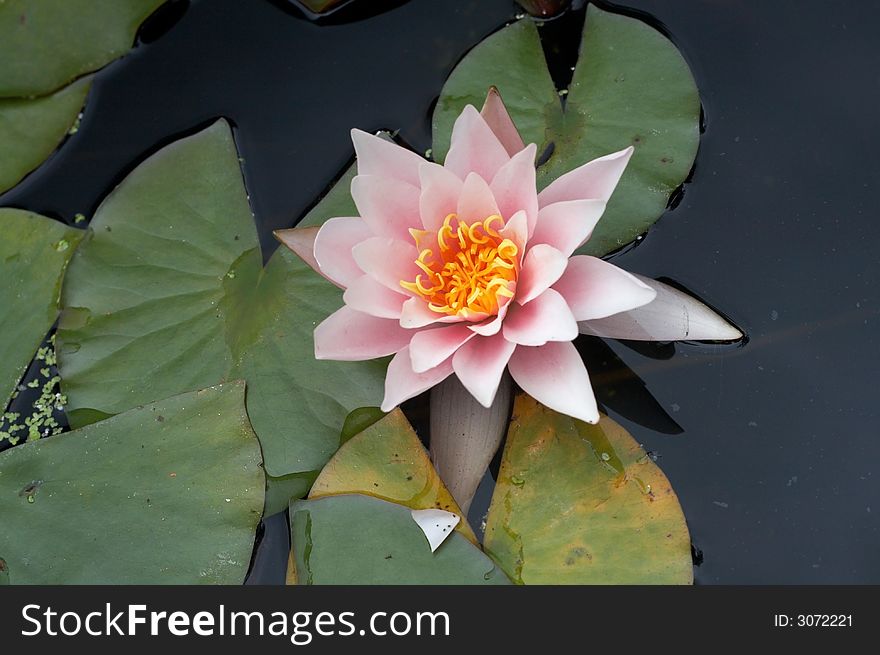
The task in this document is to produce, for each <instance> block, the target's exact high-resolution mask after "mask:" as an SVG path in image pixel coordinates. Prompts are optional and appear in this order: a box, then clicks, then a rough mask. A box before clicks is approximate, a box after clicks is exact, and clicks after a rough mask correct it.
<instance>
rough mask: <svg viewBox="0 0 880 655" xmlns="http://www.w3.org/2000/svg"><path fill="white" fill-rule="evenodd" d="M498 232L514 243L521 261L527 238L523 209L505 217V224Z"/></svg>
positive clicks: (527, 228) (526, 220)
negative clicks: (507, 217)
mask: <svg viewBox="0 0 880 655" xmlns="http://www.w3.org/2000/svg"><path fill="white" fill-rule="evenodd" d="M498 232H499V234H501V236H502V237H503V238H505V239H510V240H511V241H513V242H514V243H515V244H516V247H517V248H519V258H520V261H522V257H523V254H524V253H525V249H526V243H527V242H528V240H529V223H528V218H527V217H526V213H525V211H518V212H516V213H515V214H514V215H513V216H511V217H510V218H509V219H507V224H506V225H505V226H504V227H503V228H501V229H500V230H498Z"/></svg>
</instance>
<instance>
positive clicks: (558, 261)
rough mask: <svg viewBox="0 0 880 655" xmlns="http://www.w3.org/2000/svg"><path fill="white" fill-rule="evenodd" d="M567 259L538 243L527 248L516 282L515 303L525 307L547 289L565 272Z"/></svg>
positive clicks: (545, 245) (553, 249)
mask: <svg viewBox="0 0 880 655" xmlns="http://www.w3.org/2000/svg"><path fill="white" fill-rule="evenodd" d="M566 266H568V257H567V256H566V255H563V254H562V253H561V252H559V251H558V250H557V249H556V248H554V247H553V246H549V245H547V244H546V243H539V244H538V245H536V246H532V247H531V248H529V251H528V252H527V253H526V256H525V257H524V258H523V263H522V269H520V272H519V277H518V278H517V281H516V302H518V303H519V304H520V305H525V304H526V303H527V302H529V301H530V300H532V299H534V298H537V297H538V296H540V295H541V294H542V293H544V292H545V291H546V290H547V289H549V288H550V287H551V286H552V285H553V283H554V282H556V280H558V279H559V278H560V277H561V276H562V274H563V273H564V272H565V268H566Z"/></svg>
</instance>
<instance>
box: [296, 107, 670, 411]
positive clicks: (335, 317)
mask: <svg viewBox="0 0 880 655" xmlns="http://www.w3.org/2000/svg"><path fill="white" fill-rule="evenodd" d="M352 141H353V142H354V147H355V151H356V154H357V167H358V170H357V172H358V174H357V176H356V177H355V178H354V179H353V180H352V184H351V195H352V198H353V200H354V202H355V205H356V206H357V209H358V213H359V216H350V217H337V218H331V219H330V220H328V221H327V222H326V223H325V224H324V225H323V226H322V227H321V228H320V229H318V230H314V229H312V230H287V231H284V232H283V233H279V238H280V239H281V240H282V241H283V242H285V243H286V244H287V245H288V246H289V247H291V249H293V250H294V251H295V252H297V253H298V254H299V255H300V256H302V257H303V259H304V260H305V261H307V262H308V263H309V264H310V265H311V266H312V267H313V268H314V269H315V270H316V271H318V272H319V273H321V274H322V275H324V276H325V277H326V278H328V279H329V280H331V281H332V282H334V283H335V284H337V285H338V286H340V287H342V288H343V289H345V293H344V295H343V300H344V302H345V305H344V306H343V307H342V308H341V309H339V310H338V311H337V312H335V313H334V314H332V315H331V316H329V317H328V318H327V319H326V320H325V321H324V322H323V323H321V324H320V325H318V327H317V328H316V329H315V333H314V338H315V356H316V357H317V358H318V359H333V360H350V361H355V360H365V359H373V358H377V357H383V356H386V355H394V358H393V359H392V360H391V363H390V364H389V366H388V371H387V374H386V380H385V398H384V401H383V403H382V409H383V410H384V411H390V410H391V409H392V408H393V407H395V406H396V405H398V404H400V403H401V402H403V401H404V400H406V399H408V398H411V397H413V396H415V395H417V394H419V393H422V392H423V391H426V390H427V389H429V388H431V387H433V386H434V385H436V384H438V383H440V382H441V381H443V380H444V379H446V378H447V377H449V376H451V375H455V376H456V377H457V378H458V380H460V382H461V384H462V385H464V387H465V388H466V389H467V390H468V391H469V392H470V393H471V394H472V395H473V397H474V398H475V399H476V400H477V401H478V402H479V403H480V404H481V405H483V406H484V407H489V406H490V405H491V404H492V402H493V400H494V398H495V395H496V392H497V390H498V387H499V383H500V381H501V379H502V375H503V374H504V372H505V370H508V371H509V372H510V375H511V376H512V377H513V379H514V380H515V381H516V383H517V384H519V386H520V387H521V388H522V389H523V390H524V391H525V392H526V393H528V394H530V395H531V396H533V397H534V398H535V399H536V400H538V401H539V402H541V403H543V404H544V405H546V406H547V407H550V408H552V409H554V410H556V411H559V412H562V413H565V414H568V415H570V416H573V417H575V418H578V419H581V420H584V421H588V422H590V423H595V422H597V421H598V420H599V412H598V409H597V406H596V400H595V397H594V395H593V391H592V388H591V385H590V379H589V375H588V373H587V370H586V368H585V367H584V363H583V361H582V360H581V357H580V356H579V354H578V352H577V350H576V349H575V347H574V345H573V344H572V341H573V340H574V339H575V337H577V335H578V332H579V326H578V324H579V322H580V323H581V330H583V331H589V325H590V323H591V322H592V321H602V320H603V319H607V318H608V317H611V316H614V315H618V314H621V313H626V312H633V311H636V312H637V311H638V308H640V307H643V306H645V305H648V304H649V303H651V301H653V300H654V298H655V297H656V296H657V291H656V290H655V288H654V286H652V285H651V284H650V283H649V281H647V280H644V279H640V278H637V277H635V276H633V275H631V274H630V273H627V272H626V271H624V270H622V269H620V268H618V267H617V266H614V265H613V264H611V263H609V262H606V261H604V260H602V259H599V258H597V257H590V256H586V255H574V252H575V250H576V249H577V248H578V247H580V246H581V245H582V244H584V243H585V242H586V241H587V240H589V238H590V235H591V233H592V231H593V228H594V227H595V225H596V224H597V222H598V221H599V219H600V218H601V217H602V213H603V211H604V210H605V207H606V205H607V203H608V201H609V198H610V197H611V195H612V193H613V192H614V189H615V187H616V186H617V183H618V180H619V179H620V177H621V175H622V174H623V171H624V169H625V168H626V165H627V162H628V161H629V159H630V156H631V155H632V152H633V148H632V147H628V148H625V149H623V150H621V151H619V152H614V153H611V154H608V155H606V156H604V157H600V158H598V159H594V160H593V161H590V162H588V163H586V164H584V165H582V166H580V167H578V168H576V169H574V170H572V171H570V172H568V173H566V174H564V175H562V176H560V177H559V178H557V179H556V180H555V181H553V182H552V183H551V184H549V185H548V186H547V187H546V188H545V189H543V190H542V191H540V192H539V191H538V190H537V187H536V183H535V154H536V146H535V145H534V144H529V145H525V144H524V143H523V141H522V138H521V137H520V135H519V133H518V132H517V129H516V127H515V125H514V123H513V121H512V120H511V118H510V116H509V114H508V112H507V110H506V108H505V107H504V104H503V103H502V102H501V98H500V96H499V95H498V93H497V92H496V91H495V90H491V91H490V93H489V96H488V98H487V100H486V104H485V105H484V107H483V109H482V111H477V110H476V109H475V108H474V107H473V106H470V105H469V106H467V107H466V108H465V109H464V111H462V113H461V115H460V116H459V117H458V119H457V120H456V122H455V126H454V128H453V131H452V141H451V145H450V149H449V154H448V155H447V157H446V161H445V162H444V164H443V165H440V164H437V163H433V162H430V161H426V160H425V159H423V158H422V157H420V156H419V155H417V154H415V153H413V152H411V151H409V150H407V149H406V148H402V147H400V146H398V145H396V144H394V143H392V142H390V141H387V140H385V139H382V138H380V137H377V136H373V135H371V134H367V133H365V132H362V131H360V130H353V131H352ZM627 315H629V314H624V316H627ZM599 325H600V327H601V328H602V334H603V336H614V335H613V334H609V328H608V327H607V325H612V326H613V325H614V324H613V323H610V324H601V323H600V324H599ZM611 331H612V332H613V329H612V330H611ZM623 332H626V329H623ZM621 336H626V334H623V335H621Z"/></svg>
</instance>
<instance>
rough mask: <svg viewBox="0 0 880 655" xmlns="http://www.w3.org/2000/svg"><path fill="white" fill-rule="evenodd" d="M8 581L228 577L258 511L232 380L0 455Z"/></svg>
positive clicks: (242, 570)
mask: <svg viewBox="0 0 880 655" xmlns="http://www.w3.org/2000/svg"><path fill="white" fill-rule="evenodd" d="M0 499H2V500H0V506H2V507H3V530H2V531H0V552H2V553H3V557H4V558H5V559H6V562H7V563H8V568H9V571H10V581H11V582H12V583H13V584H98V583H103V584H233V583H235V584H238V583H241V582H242V581H243V580H244V577H245V575H246V573H247V570H248V565H249V563H250V557H251V551H252V549H253V545H254V533H255V530H256V526H257V524H258V523H259V520H260V514H261V511H262V508H263V472H262V469H261V468H260V448H259V444H258V443H257V440H256V438H255V437H254V433H253V432H252V430H251V427H250V424H249V423H248V419H247V414H246V413H245V408H244V384H243V383H242V382H235V383H230V384H226V385H223V386H222V387H214V388H211V389H204V390H201V391H196V392H192V393H188V394H184V395H181V396H177V397H175V398H169V399H167V400H163V401H160V402H157V403H155V404H152V405H148V406H144V407H140V408H138V409H133V410H131V411H129V412H126V413H125V414H122V415H120V416H116V417H113V418H111V419H108V420H106V421H102V422H101V423H98V424H96V425H92V426H89V427H86V428H82V429H80V430H76V431H74V432H70V433H67V434H64V435H61V436H58V437H53V438H51V439H45V440H40V441H36V442H34V443H28V444H23V445H21V446H17V447H15V448H10V449H9V450H6V451H4V452H2V453H0Z"/></svg>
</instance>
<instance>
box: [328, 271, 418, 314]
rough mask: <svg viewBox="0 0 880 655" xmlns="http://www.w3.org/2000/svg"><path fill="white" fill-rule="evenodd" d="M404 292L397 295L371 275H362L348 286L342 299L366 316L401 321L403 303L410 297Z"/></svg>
mask: <svg viewBox="0 0 880 655" xmlns="http://www.w3.org/2000/svg"><path fill="white" fill-rule="evenodd" d="M402 291H403V289H401V293H397V292H396V291H392V290H391V289H389V288H388V287H386V286H384V285H382V284H379V283H378V282H376V280H374V279H373V278H372V277H371V276H370V275H362V276H361V277H359V278H358V279H357V280H355V281H354V282H352V283H351V284H350V285H348V289H346V290H345V293H344V294H342V299H343V300H344V301H345V304H346V305H348V306H349V307H351V308H352V309H354V310H356V311H359V312H363V313H364V314H369V315H370V316H376V317H378V318H393V319H397V320H400V312H401V309H402V308H403V303H404V301H405V300H406V299H407V298H408V297H409V296H406V295H404V294H403V293H402Z"/></svg>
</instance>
